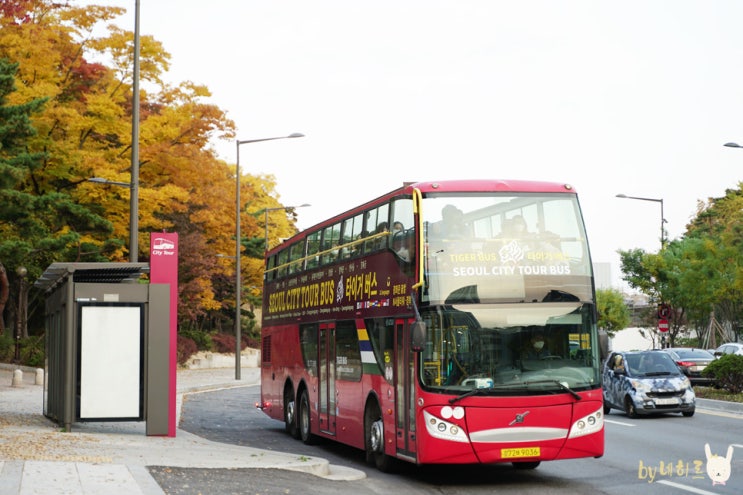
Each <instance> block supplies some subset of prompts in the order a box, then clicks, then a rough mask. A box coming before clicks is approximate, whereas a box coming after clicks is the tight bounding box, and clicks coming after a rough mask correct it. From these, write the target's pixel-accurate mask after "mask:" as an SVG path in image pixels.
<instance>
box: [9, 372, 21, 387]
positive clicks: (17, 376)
mask: <svg viewBox="0 0 743 495" xmlns="http://www.w3.org/2000/svg"><path fill="white" fill-rule="evenodd" d="M22 385H23V371H21V370H15V371H13V383H12V385H11V386H13V387H20V386H22Z"/></svg>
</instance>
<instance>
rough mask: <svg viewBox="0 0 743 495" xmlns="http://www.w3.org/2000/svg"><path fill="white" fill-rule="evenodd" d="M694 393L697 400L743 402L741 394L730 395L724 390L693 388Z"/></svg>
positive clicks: (742, 394)
mask: <svg viewBox="0 0 743 495" xmlns="http://www.w3.org/2000/svg"><path fill="white" fill-rule="evenodd" d="M694 393H695V394H696V396H697V398H699V399H714V400H725V401H728V402H743V393H740V394H731V393H730V392H728V391H727V390H725V389H721V388H714V387H699V386H697V387H694Z"/></svg>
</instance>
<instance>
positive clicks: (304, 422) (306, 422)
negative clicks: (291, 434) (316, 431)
mask: <svg viewBox="0 0 743 495" xmlns="http://www.w3.org/2000/svg"><path fill="white" fill-rule="evenodd" d="M298 419H299V436H300V438H301V439H302V441H303V442H304V443H305V444H307V445H312V444H314V443H315V441H316V437H315V435H313V434H312V428H311V427H310V398H309V396H308V395H307V390H302V395H301V396H300V398H299V418H298Z"/></svg>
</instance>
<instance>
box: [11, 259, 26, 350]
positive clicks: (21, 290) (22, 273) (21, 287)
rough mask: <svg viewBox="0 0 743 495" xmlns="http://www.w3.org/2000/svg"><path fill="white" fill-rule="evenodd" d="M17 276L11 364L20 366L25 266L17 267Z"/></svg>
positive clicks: (24, 312)
mask: <svg viewBox="0 0 743 495" xmlns="http://www.w3.org/2000/svg"><path fill="white" fill-rule="evenodd" d="M15 273H16V275H18V315H17V318H16V330H15V355H14V357H13V362H15V364H21V337H22V335H23V333H24V332H23V328H24V325H25V324H26V303H25V300H24V293H25V288H26V287H25V285H26V275H28V270H27V269H26V267H25V266H19V267H18V268H16V270H15Z"/></svg>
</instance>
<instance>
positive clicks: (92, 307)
mask: <svg viewBox="0 0 743 495" xmlns="http://www.w3.org/2000/svg"><path fill="white" fill-rule="evenodd" d="M149 269H150V267H149V264H147V263H53V264H51V265H50V266H49V267H48V268H47V269H46V270H45V271H44V273H43V275H42V276H41V277H40V278H39V279H38V280H36V282H35V283H34V287H36V288H38V289H41V290H43V291H44V292H45V295H46V310H45V320H46V323H45V327H46V332H45V348H46V361H45V373H44V404H43V410H44V415H45V416H46V417H48V418H50V419H51V420H53V421H55V422H56V423H58V424H59V425H61V426H63V427H64V430H65V431H71V429H72V424H73V423H75V422H88V421H90V422H93V421H145V422H146V434H147V435H168V432H169V414H168V411H169V397H171V393H170V390H169V387H171V386H173V385H172V384H171V382H170V381H169V378H168V377H169V366H170V363H169V356H170V349H169V347H170V339H169V328H170V313H169V311H168V308H169V305H170V297H171V296H170V287H169V284H151V283H146V281H145V282H144V283H142V281H141V280H140V279H141V278H142V275H144V274H147V273H149Z"/></svg>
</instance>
